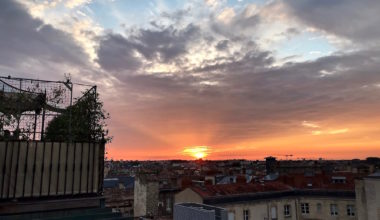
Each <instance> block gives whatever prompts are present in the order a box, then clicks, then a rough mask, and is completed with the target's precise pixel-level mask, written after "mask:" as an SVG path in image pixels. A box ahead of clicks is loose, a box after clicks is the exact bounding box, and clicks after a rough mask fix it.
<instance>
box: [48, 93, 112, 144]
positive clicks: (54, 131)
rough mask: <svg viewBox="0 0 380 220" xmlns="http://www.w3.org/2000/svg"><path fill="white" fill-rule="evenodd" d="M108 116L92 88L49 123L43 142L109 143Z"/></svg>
mask: <svg viewBox="0 0 380 220" xmlns="http://www.w3.org/2000/svg"><path fill="white" fill-rule="evenodd" d="M109 117H110V116H109V114H108V113H107V112H106V111H105V110H104V109H103V103H102V102H101V101H100V99H99V95H98V94H97V92H96V90H95V89H94V88H92V89H90V90H88V91H86V92H85V93H84V95H83V96H82V97H81V98H80V99H77V100H76V101H75V104H74V105H73V106H71V107H69V108H67V110H66V111H65V112H64V113H62V114H61V115H59V116H57V117H56V118H54V119H53V120H52V121H50V123H49V125H48V126H47V128H46V133H45V136H44V139H45V140H50V141H100V140H102V138H103V137H104V139H105V141H107V142H110V141H111V139H112V138H111V137H110V136H108V129H107V124H106V120H107V119H109Z"/></svg>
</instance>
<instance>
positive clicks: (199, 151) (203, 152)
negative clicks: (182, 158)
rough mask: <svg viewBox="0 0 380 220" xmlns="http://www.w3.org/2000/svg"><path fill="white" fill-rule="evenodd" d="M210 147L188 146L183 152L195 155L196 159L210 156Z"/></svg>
mask: <svg viewBox="0 0 380 220" xmlns="http://www.w3.org/2000/svg"><path fill="white" fill-rule="evenodd" d="M209 152H210V151H209V148H208V147H207V146H193V147H186V148H185V149H184V150H183V154H185V155H187V156H191V157H194V158H195V159H203V158H205V157H207V156H208V154H209Z"/></svg>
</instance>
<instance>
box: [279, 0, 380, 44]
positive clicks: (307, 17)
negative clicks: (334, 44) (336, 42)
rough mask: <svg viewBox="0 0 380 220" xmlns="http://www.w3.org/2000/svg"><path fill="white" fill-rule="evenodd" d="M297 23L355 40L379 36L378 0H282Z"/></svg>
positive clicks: (376, 39) (363, 40)
mask: <svg viewBox="0 0 380 220" xmlns="http://www.w3.org/2000/svg"><path fill="white" fill-rule="evenodd" d="M283 2H284V3H285V5H287V6H288V8H289V9H290V11H291V13H292V14H294V15H295V16H297V17H298V18H299V19H300V21H301V22H305V23H306V24H308V25H311V26H313V27H316V28H319V29H322V30H324V31H327V32H330V33H333V34H336V35H338V36H341V37H346V38H348V39H351V40H355V41H357V42H371V41H376V42H378V39H379V37H380V28H379V27H378V25H379V23H380V16H379V11H380V1H377V0H363V1H356V0H334V1H330V0H304V1H298V0H284V1H283Z"/></svg>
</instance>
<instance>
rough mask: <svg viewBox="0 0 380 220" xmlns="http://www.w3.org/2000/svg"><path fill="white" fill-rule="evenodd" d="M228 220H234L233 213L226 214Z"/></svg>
mask: <svg viewBox="0 0 380 220" xmlns="http://www.w3.org/2000/svg"><path fill="white" fill-rule="evenodd" d="M228 220H235V213H233V212H228Z"/></svg>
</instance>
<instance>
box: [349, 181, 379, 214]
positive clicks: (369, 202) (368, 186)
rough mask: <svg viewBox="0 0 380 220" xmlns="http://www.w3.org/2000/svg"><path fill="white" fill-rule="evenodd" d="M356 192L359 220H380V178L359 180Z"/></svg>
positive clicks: (356, 183)
mask: <svg viewBox="0 0 380 220" xmlns="http://www.w3.org/2000/svg"><path fill="white" fill-rule="evenodd" d="M355 191H356V204H357V212H358V219H359V220H372V219H380V178H365V179H363V180H357V181H356V182H355Z"/></svg>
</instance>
